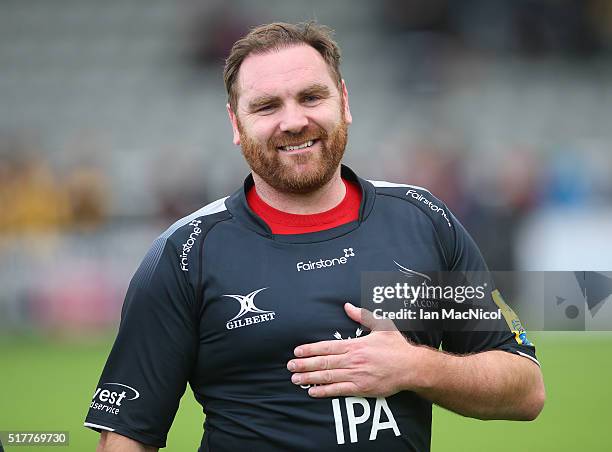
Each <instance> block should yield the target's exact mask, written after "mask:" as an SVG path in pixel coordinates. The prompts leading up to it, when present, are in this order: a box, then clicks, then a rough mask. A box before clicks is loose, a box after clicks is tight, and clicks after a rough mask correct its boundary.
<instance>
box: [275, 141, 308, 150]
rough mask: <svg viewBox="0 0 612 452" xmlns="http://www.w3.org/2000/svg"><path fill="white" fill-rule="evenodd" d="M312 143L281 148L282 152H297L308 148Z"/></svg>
mask: <svg viewBox="0 0 612 452" xmlns="http://www.w3.org/2000/svg"><path fill="white" fill-rule="evenodd" d="M313 143H314V141H313V140H310V141H307V142H306V143H303V144H300V145H298V146H281V149H282V150H283V151H297V150H298V149H304V148H309V147H310V146H312V145H313Z"/></svg>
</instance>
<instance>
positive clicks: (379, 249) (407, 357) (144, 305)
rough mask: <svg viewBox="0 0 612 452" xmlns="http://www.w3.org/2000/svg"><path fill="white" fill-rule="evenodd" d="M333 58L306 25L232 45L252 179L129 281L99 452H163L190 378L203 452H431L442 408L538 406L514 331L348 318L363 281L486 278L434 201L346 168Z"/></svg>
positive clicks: (174, 235)
mask: <svg viewBox="0 0 612 452" xmlns="http://www.w3.org/2000/svg"><path fill="white" fill-rule="evenodd" d="M339 59H340V54H339V50H338V47H337V45H336V44H335V43H334V42H333V41H332V40H331V38H330V33H329V32H328V30H327V29H326V28H324V27H322V26H319V25H316V24H312V23H311V24H300V25H291V24H280V23H274V24H269V25H264V26H260V27H258V28H255V29H254V30H252V31H251V32H250V33H249V34H248V35H247V36H246V37H244V38H243V39H241V40H239V41H238V42H237V43H236V44H235V45H234V47H233V49H232V52H231V54H230V56H229V58H228V60H227V62H226V67H225V82H226V87H227V91H228V96H229V101H228V105H227V109H228V113H229V117H230V120H231V123H232V127H233V133H234V143H235V144H236V145H240V146H241V148H242V152H243V154H244V157H245V158H246V160H247V162H248V163H249V165H250V167H251V169H252V174H251V176H249V177H248V178H247V179H246V181H245V184H244V187H242V188H241V189H240V190H238V191H237V192H236V193H235V194H233V195H232V196H230V197H228V198H224V199H221V200H218V201H215V202H213V203H211V204H209V205H208V206H205V207H203V208H202V209H200V210H199V211H197V212H195V213H193V214H191V215H189V216H188V217H186V218H184V219H182V220H179V221H178V222H177V223H175V224H174V225H173V226H171V227H170V228H169V229H168V230H167V231H166V232H165V233H164V234H162V235H161V236H160V237H159V238H158V239H157V240H156V241H155V242H154V243H153V246H152V248H151V250H150V251H149V253H148V254H147V256H146V257H145V259H144V261H143V263H142V264H141V266H140V268H139V269H138V271H137V272H136V274H135V276H134V278H133V279H132V282H131V284H130V288H129V290H128V293H127V296H126V301H125V304H124V307H123V310H122V319H121V325H120V328H119V333H118V336H117V339H116V342H115V345H114V347H113V349H112V351H111V354H110V356H109V358H108V362H107V364H106V367H105V368H104V371H103V374H102V377H101V379H100V383H99V385H98V388H97V389H96V391H95V394H94V399H93V401H92V403H91V406H90V410H89V413H88V416H87V419H86V423H85V425H86V426H88V427H91V428H93V429H96V430H98V431H101V432H102V435H101V440H100V443H99V446H98V450H102V451H115V450H121V451H131V450H134V451H137V450H141V451H142V450H157V448H159V447H164V446H165V441H166V435H167V432H168V430H169V428H170V425H171V423H172V420H173V417H174V415H175V412H176V410H177V408H178V404H179V399H180V397H181V396H182V394H183V392H184V390H185V387H186V384H187V383H189V384H190V386H191V388H192V389H193V391H194V394H195V397H196V399H197V400H198V402H199V403H201V404H202V406H203V408H204V412H205V413H206V423H205V426H204V427H205V434H204V436H203V438H202V443H201V446H200V450H201V451H209V450H210V451H224V450H227V451H236V450H246V449H247V448H248V449H249V450H251V451H254V452H255V451H301V450H303V451H309V450H367V451H370V450H406V451H427V450H429V444H430V433H431V404H432V402H433V403H437V404H439V405H441V406H444V407H446V408H448V409H451V410H453V411H455V412H457V413H460V414H463V415H466V416H473V417H478V418H482V419H524V420H528V419H534V418H535V417H536V416H537V415H538V413H539V412H540V410H541V409H542V406H543V403H544V387H543V383H542V376H541V373H540V370H539V366H538V365H537V360H536V358H535V350H534V348H533V346H532V345H531V344H529V343H528V341H526V340H522V339H519V337H518V334H517V335H515V334H513V332H511V331H510V329H508V328H506V329H505V331H497V332H490V331H489V332H484V331H480V332H479V331H472V332H453V331H441V330H432V331H407V332H404V333H401V332H399V331H397V330H394V329H388V330H386V331H378V330H377V328H376V325H375V324H374V322H373V320H372V319H371V316H369V315H368V312H366V311H365V310H364V311H362V310H361V309H359V308H357V307H355V306H354V305H355V304H357V303H358V300H360V296H361V294H360V275H361V273H362V272H364V271H370V270H375V271H397V270H398V266H400V268H403V269H404V270H406V269H410V271H412V272H415V273H416V272H424V271H436V270H459V271H472V270H474V271H478V270H485V269H486V267H485V264H484V262H483V260H482V257H481V256H480V253H479V252H478V250H477V248H476V246H475V244H474V243H473V241H472V240H471V239H470V237H469V236H468V234H467V233H466V232H465V230H464V229H463V228H462V226H461V225H460V224H459V223H458V222H457V220H456V219H455V218H454V217H453V216H452V215H451V214H450V212H448V209H447V208H446V207H445V206H444V205H443V204H442V202H441V201H439V200H437V199H436V198H435V197H433V196H432V195H431V194H430V193H429V192H427V191H426V190H424V189H420V188H418V187H410V186H405V185H399V184H391V183H384V182H374V183H372V182H369V181H366V180H363V179H361V178H359V177H357V176H356V175H355V174H354V173H353V172H352V171H351V170H350V169H348V168H347V167H344V166H341V165H340V161H341V159H342V156H343V153H344V149H345V146H346V142H347V129H348V125H349V124H350V123H351V121H352V118H351V112H350V109H349V103H348V94H347V89H346V85H345V83H344V81H343V80H342V78H341V75H340V70H339ZM414 194H416V195H417V196H413V195H414ZM491 303H492V301H491ZM360 323H361V324H363V325H365V327H367V328H368V329H371V330H373V331H372V332H371V333H369V334H367V333H365V332H364V331H365V329H364V328H362V327H361V326H360ZM350 337H352V339H351V340H342V339H348V338H350ZM523 337H524V336H523ZM440 346H442V347H443V348H444V349H445V350H446V352H442V351H439V347H440Z"/></svg>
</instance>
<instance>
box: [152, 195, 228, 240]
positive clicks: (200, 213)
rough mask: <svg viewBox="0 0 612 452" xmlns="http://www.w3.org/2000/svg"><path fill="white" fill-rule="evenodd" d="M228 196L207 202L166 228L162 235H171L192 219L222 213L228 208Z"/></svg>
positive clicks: (165, 236)
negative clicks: (226, 201) (226, 203)
mask: <svg viewBox="0 0 612 452" xmlns="http://www.w3.org/2000/svg"><path fill="white" fill-rule="evenodd" d="M227 198H229V196H226V197H224V198H220V199H217V200H216V201H213V202H211V203H208V204H206V205H205V206H204V207H202V208H201V209H198V210H196V211H195V212H193V213H191V214H189V215H187V216H185V217H183V218H181V219H180V220H177V221H176V222H174V223H173V224H172V225H171V226H170V227H169V228H168V229H166V230H165V231H164V232H163V233H162V234H161V235H160V237H163V238H168V237H170V236H171V235H172V234H174V233H175V232H176V231H177V230H178V229H180V228H181V227H183V226H185V225H187V224H189V223H190V222H191V221H193V220H195V219H196V218H199V217H206V216H209V215H214V214H216V213H220V212H223V211H226V210H227V206H226V205H225V200H226V199H227Z"/></svg>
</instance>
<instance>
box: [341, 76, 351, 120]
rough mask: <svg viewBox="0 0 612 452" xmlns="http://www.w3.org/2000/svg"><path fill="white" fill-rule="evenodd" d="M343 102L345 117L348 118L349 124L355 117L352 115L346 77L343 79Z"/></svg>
mask: <svg viewBox="0 0 612 452" xmlns="http://www.w3.org/2000/svg"><path fill="white" fill-rule="evenodd" d="M342 103H343V107H344V119H345V120H346V122H347V124H351V123H352V122H353V117H352V116H351V109H350V107H349V100H348V91H347V90H346V83H344V79H342Z"/></svg>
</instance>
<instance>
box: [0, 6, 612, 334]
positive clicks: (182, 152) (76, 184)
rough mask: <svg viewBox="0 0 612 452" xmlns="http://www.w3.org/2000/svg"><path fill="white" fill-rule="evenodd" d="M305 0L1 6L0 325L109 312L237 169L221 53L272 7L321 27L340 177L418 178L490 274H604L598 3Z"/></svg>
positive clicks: (234, 179)
mask: <svg viewBox="0 0 612 452" xmlns="http://www.w3.org/2000/svg"><path fill="white" fill-rule="evenodd" d="M304 3H305V4H303V5H298V4H296V3H293V2H284V1H280V0H265V1H258V2H249V1H246V0H240V1H232V2H227V1H218V0H215V1H178V2H168V1H164V0H146V1H145V0H130V1H125V0H123V1H118V0H108V1H105V2H96V1H93V0H55V1H53V2H48V1H44V0H30V1H27V2H25V1H18V0H5V1H3V2H2V5H0V10H1V11H2V13H1V14H0V99H1V103H2V108H1V109H0V204H1V206H2V207H1V209H2V213H1V218H0V329H1V330H3V331H7V330H8V331H15V330H19V331H21V330H28V329H33V330H38V329H45V330H53V331H55V330H66V329H67V330H72V331H92V329H96V328H102V329H103V328H105V327H108V326H109V325H113V324H114V323H115V322H116V321H117V319H118V307H119V306H120V304H121V302H122V296H123V292H124V291H125V288H126V287H127V283H128V279H129V277H130V275H131V274H132V273H133V271H134V269H135V267H136V265H137V264H138V262H139V260H140V258H141V257H142V256H143V255H144V252H145V250H146V248H147V247H148V244H149V243H150V242H151V241H152V240H153V238H154V237H155V236H156V235H157V234H159V233H160V232H161V231H163V229H165V227H167V225H169V224H170V223H172V222H173V221H174V220H175V219H177V218H179V217H181V216H183V215H185V214H187V213H189V212H191V211H193V210H195V209H197V208H198V207H199V206H201V205H204V204H205V203H207V202H209V201H211V200H213V199H216V198H218V197H220V196H224V195H225V194H227V193H229V192H231V191H233V190H234V189H235V188H236V187H237V186H238V185H239V184H240V183H241V181H242V178H243V177H244V176H245V174H246V173H247V167H246V165H245V164H244V162H243V161H242V158H241V155H240V152H239V150H238V149H237V148H235V147H234V146H233V145H232V144H231V130H230V127H229V123H228V121H227V118H226V112H225V92H224V87H223V83H222V67H223V58H224V56H225V55H226V54H227V50H228V48H229V46H230V45H231V43H232V42H233V41H234V40H235V39H236V37H238V36H240V35H241V34H243V33H244V31H245V30H246V29H248V28H249V27H251V26H253V25H257V24H259V23H264V22H268V21H272V20H284V21H304V20H310V19H317V20H318V21H319V22H321V23H324V24H327V25H329V26H331V27H332V28H334V29H335V30H336V37H337V40H338V41H339V43H340V45H341V47H342V50H343V57H344V62H343V75H344V77H345V78H346V80H347V84H348V89H349V96H350V99H351V110H352V112H353V116H354V124H353V126H352V127H351V132H350V142H349V148H348V151H347V160H346V161H347V162H348V163H349V164H350V165H352V166H353V167H354V168H355V169H356V170H358V171H359V172H360V173H362V174H363V175H365V176H367V177H369V178H372V179H388V180H393V181H396V182H408V183H413V184H417V185H423V186H426V187H427V188H429V189H430V190H431V191H432V192H433V193H434V194H436V195H438V196H439V197H441V198H442V199H444V200H445V201H446V202H447V203H448V204H449V205H450V206H451V208H452V209H453V211H454V212H455V213H456V214H457V215H458V216H459V217H460V219H461V220H462V221H463V222H464V223H465V224H466V226H467V228H468V229H469V230H470V231H471V232H472V234H473V235H474V236H475V238H476V241H477V242H478V243H479V245H480V247H481V249H482V250H483V253H484V254H485V256H486V258H487V260H488V262H489V263H490V266H491V267H492V268H493V269H498V270H511V269H516V268H522V269H527V268H529V269H540V270H543V269H556V270H574V269H599V270H609V269H610V268H612V245H610V240H609V238H608V237H609V231H610V230H612V229H611V226H612V220H611V219H610V218H611V217H612V213H611V212H612V206H611V202H612V177H611V176H612V152H611V151H612V149H611V144H610V143H612V127H610V118H611V117H612V59H611V50H612V6H610V5H611V4H610V2H607V1H604V0H601V1H595V0H591V1H578V0H575V1H574V0H571V1H570V0H565V1H561V0H560V1H557V2H548V1H544V0H541V1H536V0H521V1H506V0H488V1H485V0H470V1H463V2H451V1H450V0H448V1H444V0H435V1H433V0H409V1H408V0H404V1H400V0H384V1H381V2H371V1H367V0H335V1H331V2H329V1H325V0H316V1H312V2H304ZM306 3H307V4H306ZM568 218H571V222H566V219H568ZM585 231H588V235H589V241H588V246H585V241H583V240H582V239H581V237H580V236H581V234H586V233H587V232H585ZM597 244H598V246H597ZM559 250H562V252H560V251H559ZM595 267H596V268H595Z"/></svg>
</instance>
